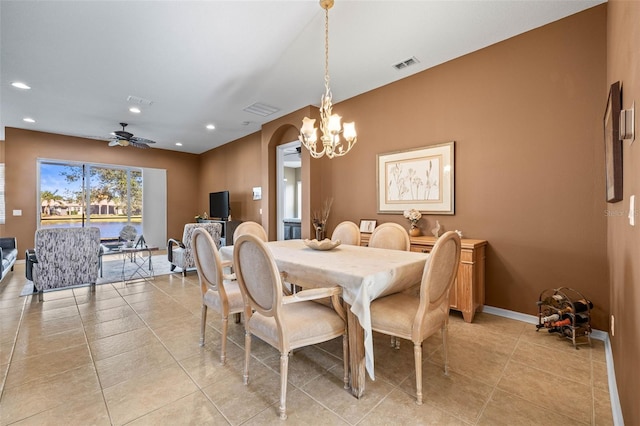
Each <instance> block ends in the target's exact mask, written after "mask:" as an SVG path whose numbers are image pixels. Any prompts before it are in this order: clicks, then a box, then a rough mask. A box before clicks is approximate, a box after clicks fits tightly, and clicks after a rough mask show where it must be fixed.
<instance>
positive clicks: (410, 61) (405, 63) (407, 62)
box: [393, 56, 420, 70]
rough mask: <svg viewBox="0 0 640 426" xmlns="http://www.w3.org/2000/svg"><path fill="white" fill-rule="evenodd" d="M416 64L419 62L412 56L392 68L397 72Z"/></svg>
mask: <svg viewBox="0 0 640 426" xmlns="http://www.w3.org/2000/svg"><path fill="white" fill-rule="evenodd" d="M418 62H420V61H419V60H418V59H416V57H415V56H412V57H410V58H409V59H407V60H405V61H402V62H399V63H397V64H395V65H394V66H393V67H394V68H395V69H397V70H401V69H403V68H406V67H410V66H411V65H415V64H417V63H418Z"/></svg>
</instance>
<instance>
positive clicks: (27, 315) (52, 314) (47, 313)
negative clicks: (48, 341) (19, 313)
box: [23, 297, 78, 321]
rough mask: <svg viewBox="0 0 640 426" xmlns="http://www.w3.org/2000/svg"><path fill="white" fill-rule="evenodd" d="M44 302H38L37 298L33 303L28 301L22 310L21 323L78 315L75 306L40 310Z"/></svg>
mask: <svg viewBox="0 0 640 426" xmlns="http://www.w3.org/2000/svg"><path fill="white" fill-rule="evenodd" d="M45 303H46V302H42V303H40V302H38V301H37V297H36V298H35V301H34V300H33V297H32V300H31V301H28V302H27V304H26V305H25V309H24V318H23V321H50V320H55V319H58V318H64V317H68V316H73V315H78V307H77V306H75V305H74V306H65V307H59V308H55V309H42V305H44V304H45Z"/></svg>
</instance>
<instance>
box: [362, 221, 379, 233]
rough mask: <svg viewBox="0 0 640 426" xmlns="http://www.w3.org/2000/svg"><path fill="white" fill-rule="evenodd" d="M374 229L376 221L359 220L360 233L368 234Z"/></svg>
mask: <svg viewBox="0 0 640 426" xmlns="http://www.w3.org/2000/svg"><path fill="white" fill-rule="evenodd" d="M374 229H376V221H375V220H372V219H360V232H364V233H366V234H370V233H372V232H373V230H374Z"/></svg>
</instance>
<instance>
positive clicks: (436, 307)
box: [371, 231, 460, 404]
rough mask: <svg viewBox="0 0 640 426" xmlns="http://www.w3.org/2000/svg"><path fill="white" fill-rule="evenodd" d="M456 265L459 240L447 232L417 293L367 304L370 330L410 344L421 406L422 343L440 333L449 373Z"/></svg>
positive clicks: (417, 399)
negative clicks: (449, 329) (451, 315)
mask: <svg viewBox="0 0 640 426" xmlns="http://www.w3.org/2000/svg"><path fill="white" fill-rule="evenodd" d="M459 263H460V237H459V236H458V234H457V233H456V232H455V231H449V232H447V233H445V234H444V235H443V236H441V237H440V238H438V241H437V242H436V244H435V245H434V246H433V250H431V253H430V254H429V257H428V258H427V261H426V263H425V266H424V272H423V274H422V282H421V284H420V293H419V295H416V294H414V293H410V292H403V293H395V294H391V295H389V296H385V297H382V298H380V299H375V300H373V301H372V302H371V329H372V330H374V331H377V332H379V333H383V334H387V335H389V336H393V337H396V338H402V339H407V340H411V341H412V342H413V355H414V361H415V369H416V403H417V404H422V342H423V341H424V340H426V339H427V338H428V337H429V336H431V335H432V334H434V333H435V332H437V331H438V330H441V332H442V347H443V355H444V372H445V375H446V374H448V373H449V365H448V359H447V326H448V324H449V306H450V305H449V290H450V289H451V285H452V284H453V282H454V281H455V279H456V275H457V273H458V264H459Z"/></svg>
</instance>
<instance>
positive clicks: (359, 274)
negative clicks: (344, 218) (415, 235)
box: [221, 240, 428, 379]
mask: <svg viewBox="0 0 640 426" xmlns="http://www.w3.org/2000/svg"><path fill="white" fill-rule="evenodd" d="M267 246H268V247H269V249H270V250H271V252H272V253H273V257H274V259H275V261H276V264H277V265H278V269H280V271H281V272H284V273H285V274H286V276H285V279H286V280H287V281H288V282H292V283H294V284H297V285H300V286H302V287H333V286H340V287H342V289H343V293H342V297H343V299H344V300H345V301H346V302H347V303H349V304H350V305H351V312H353V313H354V314H355V315H356V316H357V317H358V320H359V322H360V325H361V326H362V328H363V329H364V347H365V361H366V368H367V372H368V373H369V376H370V377H371V379H375V374H374V362H373V337H372V331H371V312H370V310H369V305H370V302H371V301H372V300H374V299H376V298H378V297H382V296H385V295H388V294H392V293H397V292H399V291H402V290H405V289H407V288H409V287H411V286H413V285H414V284H417V283H419V282H420V280H421V278H422V272H423V270H424V265H425V261H426V259H427V257H428V254H425V253H416V252H407V251H399V250H386V249H377V248H371V247H360V246H350V245H340V246H338V247H336V248H335V249H333V250H329V251H318V250H312V249H310V248H308V247H307V246H305V244H304V242H303V241H302V240H286V241H272V242H269V243H267ZM221 255H222V258H223V260H224V259H233V246H227V247H223V248H222V249H221Z"/></svg>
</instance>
